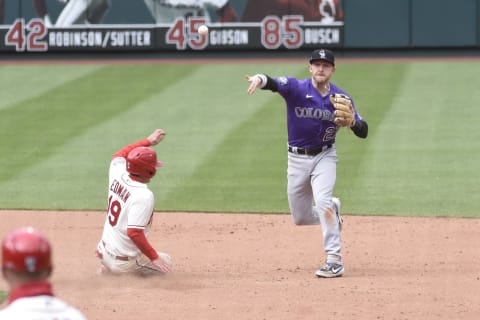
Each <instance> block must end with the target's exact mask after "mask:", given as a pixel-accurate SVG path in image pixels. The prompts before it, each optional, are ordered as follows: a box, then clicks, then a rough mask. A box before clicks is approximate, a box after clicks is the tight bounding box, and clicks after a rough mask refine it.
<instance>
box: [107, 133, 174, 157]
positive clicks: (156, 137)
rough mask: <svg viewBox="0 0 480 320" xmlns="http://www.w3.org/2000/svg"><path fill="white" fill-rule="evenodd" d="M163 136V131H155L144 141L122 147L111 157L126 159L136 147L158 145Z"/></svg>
mask: <svg viewBox="0 0 480 320" xmlns="http://www.w3.org/2000/svg"><path fill="white" fill-rule="evenodd" d="M165 134H166V133H165V131H163V130H162V129H155V131H153V132H152V133H151V134H150V135H149V136H148V137H146V138H145V139H142V140H139V141H136V142H134V143H131V144H129V145H127V146H125V147H123V148H122V149H120V150H119V151H117V152H115V154H114V155H113V158H117V157H121V158H126V157H127V155H128V153H129V152H130V151H132V150H133V149H135V148H137V147H150V146H154V145H157V144H159V143H160V141H162V140H163V138H165Z"/></svg>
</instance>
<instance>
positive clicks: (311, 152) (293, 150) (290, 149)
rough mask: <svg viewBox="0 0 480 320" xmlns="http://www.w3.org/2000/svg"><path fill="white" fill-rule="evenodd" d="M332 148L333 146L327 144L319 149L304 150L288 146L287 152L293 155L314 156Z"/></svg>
mask: <svg viewBox="0 0 480 320" xmlns="http://www.w3.org/2000/svg"><path fill="white" fill-rule="evenodd" d="M332 146H333V144H327V145H325V146H323V147H321V148H320V149H305V148H299V147H292V146H288V152H291V153H295V154H305V155H307V156H316V155H317V154H319V153H320V152H323V151H325V150H327V149H330V148H331V147H332Z"/></svg>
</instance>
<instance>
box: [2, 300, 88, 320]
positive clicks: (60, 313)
mask: <svg viewBox="0 0 480 320" xmlns="http://www.w3.org/2000/svg"><path fill="white" fill-rule="evenodd" d="M7 319H8V320H32V319H35V320H59V319H61V320H86V319H87V318H86V317H85V316H84V315H83V314H82V313H81V312H80V311H78V310H77V309H75V308H73V307H71V306H69V305H67V304H66V303H65V302H63V301H62V300H60V299H58V298H56V297H52V296H48V295H44V296H33V297H25V298H19V299H16V300H14V301H13V302H12V303H10V304H9V305H8V306H7V307H5V309H2V310H0V320H7Z"/></svg>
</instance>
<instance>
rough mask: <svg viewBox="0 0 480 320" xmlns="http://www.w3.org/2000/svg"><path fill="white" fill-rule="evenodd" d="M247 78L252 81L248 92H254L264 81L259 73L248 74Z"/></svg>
mask: <svg viewBox="0 0 480 320" xmlns="http://www.w3.org/2000/svg"><path fill="white" fill-rule="evenodd" d="M245 79H247V81H248V82H250V86H249V87H248V89H247V93H248V94H253V93H254V92H255V90H256V89H257V88H258V87H259V86H260V84H261V83H262V79H261V78H260V77H259V76H258V75H254V76H249V75H246V76H245Z"/></svg>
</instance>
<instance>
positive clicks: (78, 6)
mask: <svg viewBox="0 0 480 320" xmlns="http://www.w3.org/2000/svg"><path fill="white" fill-rule="evenodd" d="M87 7H88V0H70V1H69V2H68V3H67V5H65V7H64V8H63V10H62V12H61V13H60V15H59V16H58V18H57V22H56V23H55V27H60V28H62V27H63V28H65V27H69V26H71V25H72V24H77V23H85V17H86V11H87Z"/></svg>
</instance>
